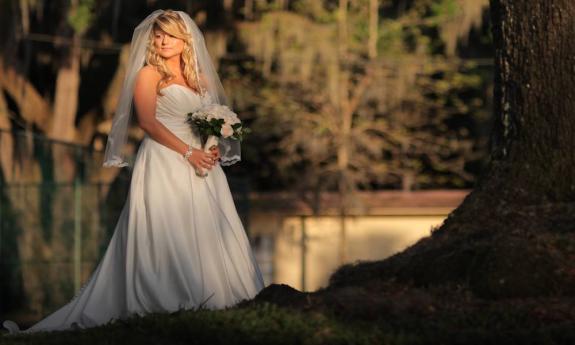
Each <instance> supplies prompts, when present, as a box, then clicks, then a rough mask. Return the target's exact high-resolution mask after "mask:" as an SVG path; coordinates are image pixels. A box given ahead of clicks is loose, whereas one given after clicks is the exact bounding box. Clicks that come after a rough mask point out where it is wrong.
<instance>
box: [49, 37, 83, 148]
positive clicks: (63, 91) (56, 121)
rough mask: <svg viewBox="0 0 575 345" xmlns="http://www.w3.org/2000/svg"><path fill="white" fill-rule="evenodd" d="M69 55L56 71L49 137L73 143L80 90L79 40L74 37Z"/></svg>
mask: <svg viewBox="0 0 575 345" xmlns="http://www.w3.org/2000/svg"><path fill="white" fill-rule="evenodd" d="M73 41H74V42H73V44H72V46H71V47H70V53H69V56H68V57H67V58H65V61H64V62H63V65H62V66H61V67H60V69H59V70H58V76H57V79H56V95H55V99H54V111H53V113H54V116H53V118H52V126H51V129H50V134H49V135H50V137H51V138H53V139H59V140H64V141H73V140H74V139H75V137H76V126H75V122H76V112H77V110H78V90H79V88H80V38H79V37H78V36H77V35H75V36H74V40H73Z"/></svg>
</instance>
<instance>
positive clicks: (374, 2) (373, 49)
mask: <svg viewBox="0 0 575 345" xmlns="http://www.w3.org/2000/svg"><path fill="white" fill-rule="evenodd" d="M378 11H379V0H369V41H368V49H367V52H368V56H369V58H370V59H375V58H376V57H377V40H378V36H379V34H378V29H377V25H378V22H379V13H378Z"/></svg>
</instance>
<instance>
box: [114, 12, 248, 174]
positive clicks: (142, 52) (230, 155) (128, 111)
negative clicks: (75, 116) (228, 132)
mask: <svg viewBox="0 0 575 345" xmlns="http://www.w3.org/2000/svg"><path fill="white" fill-rule="evenodd" d="M163 12H164V10H156V11H154V12H152V14H150V15H149V16H148V17H146V19H144V20H143V21H142V22H141V23H140V24H139V25H138V26H137V27H136V29H134V34H133V36H132V43H131V46H130V58H129V59H128V65H127V67H126V76H125V78H124V84H123V85H122V91H121V92H120V99H119V101H118V106H117V107H116V113H115V115H114V119H113V120H112V129H111V130H110V133H109V134H108V142H107V144H106V152H105V155H104V166H105V167H113V166H116V167H124V166H128V162H127V161H126V160H125V153H124V152H123V150H124V149H125V146H126V141H127V132H128V127H129V125H130V119H131V117H132V112H133V106H132V100H133V93H134V81H135V79H136V75H137V74H138V71H139V70H140V68H142V67H143V66H144V64H145V60H146V49H147V44H148V39H149V34H150V30H151V29H152V26H153V23H154V20H155V19H156V17H158V16H159V15H160V14H162V13H163ZM176 13H178V14H179V16H180V17H181V18H182V19H183V21H184V22H185V23H186V27H187V30H188V32H189V33H190V34H191V35H192V42H193V43H192V44H193V45H194V52H195V64H196V66H195V68H196V71H197V72H198V73H196V75H199V74H200V73H201V74H202V75H203V77H204V79H205V82H206V85H205V88H204V87H201V92H202V96H205V99H207V100H208V101H209V102H211V103H218V104H222V105H228V106H229V104H228V99H227V97H226V94H225V91H224V88H223V86H222V83H221V81H220V78H219V76H218V74H217V71H216V70H215V68H214V65H213V63H212V60H211V58H210V55H209V53H208V49H207V48H206V43H205V41H204V36H203V34H202V32H201V31H200V29H199V28H198V26H197V25H196V23H194V21H193V20H192V18H190V16H189V15H188V14H187V13H185V12H182V11H176ZM200 85H201V84H200ZM206 92H207V94H206ZM203 99H204V98H203ZM218 146H219V149H220V156H221V162H220V164H221V165H232V164H234V163H236V162H238V161H240V160H241V147H240V142H239V140H235V139H232V138H223V137H220V138H219V144H218Z"/></svg>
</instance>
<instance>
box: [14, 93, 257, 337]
mask: <svg viewBox="0 0 575 345" xmlns="http://www.w3.org/2000/svg"><path fill="white" fill-rule="evenodd" d="M162 93H163V94H164V95H163V96H159V97H158V101H157V108H156V118H157V119H158V120H160V121H161V122H162V123H163V124H164V125H165V126H166V127H168V129H170V131H172V132H173V133H174V134H175V135H177V136H178V137H180V138H181V139H182V140H184V141H185V142H187V143H188V144H191V145H192V146H194V147H197V148H199V147H200V145H201V143H200V139H199V136H198V135H197V133H194V132H193V131H191V130H190V128H189V126H188V125H187V123H186V122H185V115H186V114H187V113H188V112H191V111H194V110H195V109H196V108H197V107H199V106H200V105H201V104H202V103H203V102H204V98H203V97H200V96H199V95H198V94H196V93H194V92H193V91H192V90H191V89H189V88H187V87H184V86H181V85H177V84H172V85H170V86H168V87H166V88H164V89H163V90H162ZM263 287H264V281H263V278H262V274H261V272H260V269H259V267H258V265H257V262H256V260H255V256H254V254H253V252H252V249H251V247H250V243H249V240H248V238H247V236H246V233H245V231H244V227H243V225H242V223H241V220H240V218H239V216H238V213H237V210H236V208H235V205H234V201H233V199H232V195H231V192H230V189H229V186H228V182H227V179H226V175H225V173H224V171H223V170H222V168H221V166H220V165H219V164H215V165H214V167H213V168H212V169H211V170H208V176H207V177H198V176H197V175H196V174H195V172H194V169H193V167H192V166H191V165H190V164H189V163H188V162H187V161H186V160H185V159H184V158H183V157H182V156H181V155H180V154H178V153H177V152H175V151H173V150H171V149H169V148H167V147H165V146H163V145H162V144H160V143H158V142H156V141H154V140H153V139H151V138H150V137H148V136H147V135H146V136H145V138H144V139H143V141H142V143H141V144H140V147H139V149H138V153H137V155H136V160H135V162H134V167H133V172H132V179H131V183H130V191H129V194H128V198H127V200H126V203H125V205H124V208H123V210H122V212H121V215H120V217H119V220H118V223H117V225H116V228H115V230H114V233H113V235H112V237H111V239H110V242H109V244H108V247H107V249H106V252H105V254H104V256H103V257H102V259H101V260H100V262H99V263H98V265H97V267H96V268H95V270H94V271H93V273H92V275H91V276H90V278H89V279H88V281H87V282H86V283H85V284H84V285H83V287H82V288H81V289H80V291H79V292H78V293H76V295H75V296H74V297H73V298H72V300H71V301H70V302H68V303H67V304H66V305H64V306H62V307H61V308H60V309H58V310H56V311H55V312H53V313H52V314H50V315H48V316H47V317H45V318H44V319H42V320H41V321H39V322H37V323H36V324H34V325H33V326H32V327H30V328H28V329H26V330H20V329H19V328H18V326H17V325H16V324H15V323H14V322H13V321H10V320H8V321H6V322H4V327H5V328H7V329H8V330H9V331H10V333H31V332H37V331H54V330H67V329H74V328H89V327H95V326H99V325H103V324H106V323H108V322H110V321H113V320H116V319H124V318H127V317H129V316H131V315H133V314H139V315H145V314H147V313H151V312H173V311H177V310H180V309H182V308H183V309H195V308H200V307H202V308H207V309H223V308H227V307H230V306H233V305H234V304H236V303H238V302H239V301H242V300H245V299H251V298H253V297H254V296H255V295H256V294H257V293H258V292H259V291H260V290H261V289H262V288H263Z"/></svg>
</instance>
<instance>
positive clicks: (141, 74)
mask: <svg viewBox="0 0 575 345" xmlns="http://www.w3.org/2000/svg"><path fill="white" fill-rule="evenodd" d="M161 78H162V76H161V75H160V72H158V70H156V68H155V67H154V66H150V65H146V66H144V67H142V68H141V69H140V70H139V71H138V76H137V78H136V79H137V80H138V81H139V82H158V81H159V80H160V79H161Z"/></svg>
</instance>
